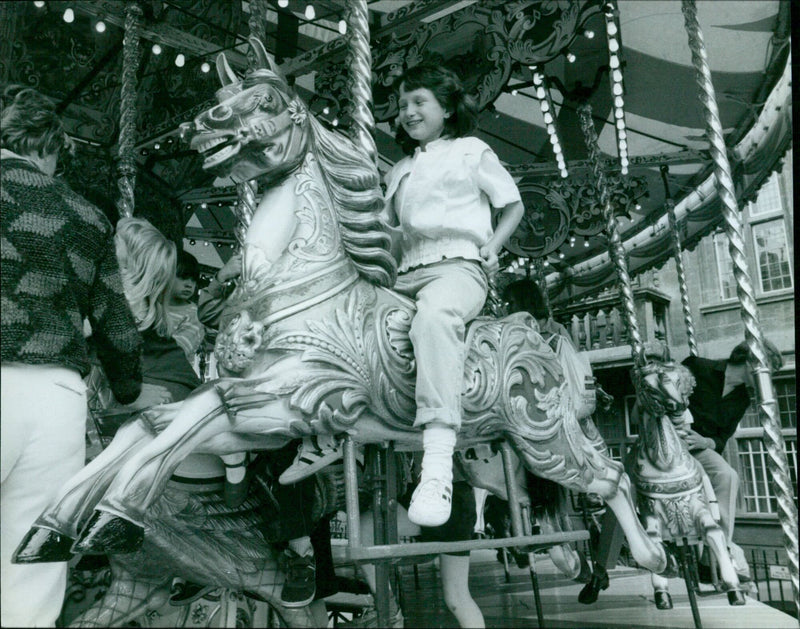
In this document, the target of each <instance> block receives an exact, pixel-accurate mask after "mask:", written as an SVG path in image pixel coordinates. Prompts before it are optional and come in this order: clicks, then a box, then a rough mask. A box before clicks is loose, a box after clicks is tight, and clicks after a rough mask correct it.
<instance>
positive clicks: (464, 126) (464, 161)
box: [386, 64, 524, 526]
mask: <svg viewBox="0 0 800 629" xmlns="http://www.w3.org/2000/svg"><path fill="white" fill-rule="evenodd" d="M397 84H398V85H399V94H398V96H399V107H400V113H399V115H398V117H397V122H398V129H397V136H396V139H397V142H398V144H400V146H401V147H402V148H403V150H404V152H405V153H406V154H407V156H406V157H405V158H404V159H402V160H400V161H399V162H398V163H397V164H395V166H394V168H392V169H391V170H390V171H389V173H388V174H387V176H386V185H387V190H386V213H387V215H388V219H389V223H390V224H391V225H396V226H398V227H399V230H398V231H399V233H398V236H399V242H398V243H397V245H398V248H399V254H400V265H399V268H398V270H399V275H398V278H397V283H396V284H395V287H394V288H395V290H396V291H398V292H400V293H403V294H404V295H407V296H409V297H411V298H413V299H415V300H416V305H417V313H416V315H415V317H414V319H413V321H412V323H411V330H410V333H409V335H410V337H411V342H412V344H413V346H414V356H415V358H416V363H417V382H416V402H417V415H416V421H415V422H414V425H415V426H418V427H422V428H423V433H422V442H423V449H424V454H423V458H422V472H421V475H420V481H419V485H418V486H417V488H416V490H415V491H414V494H413V496H412V499H411V504H410V506H409V509H408V515H409V519H410V520H411V521H412V522H414V523H416V524H419V525H420V526H439V525H441V524H444V523H445V522H446V521H447V519H448V518H449V517H450V504H451V495H452V479H453V464H452V461H453V450H454V448H455V444H456V437H457V433H458V430H459V428H460V426H461V390H462V386H463V371H464V358H465V347H464V335H465V328H466V324H467V323H469V322H470V321H471V320H472V319H474V318H475V317H476V316H477V315H478V313H479V312H480V311H481V309H482V308H483V305H484V302H485V301H486V294H487V291H488V278H489V277H491V276H492V275H494V273H496V272H497V270H498V267H499V263H498V259H497V255H498V253H499V251H500V249H501V248H502V246H503V244H505V242H506V241H507V240H508V238H509V237H510V236H511V234H512V233H513V232H514V230H515V229H516V227H517V225H518V224H519V221H520V220H521V218H522V215H523V213H524V208H523V205H522V201H521V199H520V194H519V190H517V186H516V184H515V183H514V180H513V179H512V178H511V175H509V174H508V171H506V169H505V168H504V167H503V166H502V165H501V164H500V160H499V159H498V158H497V155H495V153H494V152H493V151H492V149H491V148H489V146H488V145H487V144H486V143H484V142H483V141H482V140H479V139H478V138H476V137H472V136H469V135H468V134H470V133H471V132H472V131H474V129H475V128H476V126H477V114H478V111H477V106H476V104H475V102H474V100H473V98H472V97H471V96H469V95H468V94H466V93H465V92H464V87H463V85H462V83H461V81H460V80H459V78H458V76H457V75H456V74H455V73H454V72H452V71H450V70H448V69H446V68H443V67H438V66H434V65H426V64H425V65H418V66H415V67H413V68H411V69H409V70H408V71H406V72H405V74H403V75H402V76H401V77H400V79H399V81H398V83H397ZM493 215H497V216H498V217H499V218H498V219H497V227H496V229H494V230H493V229H492V217H493Z"/></svg>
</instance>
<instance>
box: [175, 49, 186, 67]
mask: <svg viewBox="0 0 800 629" xmlns="http://www.w3.org/2000/svg"><path fill="white" fill-rule="evenodd" d="M185 64H186V57H184V56H183V53H181V52H179V53H178V55H177V56H176V57H175V65H176V66H178V67H179V68H182V67H183V66H184V65H185Z"/></svg>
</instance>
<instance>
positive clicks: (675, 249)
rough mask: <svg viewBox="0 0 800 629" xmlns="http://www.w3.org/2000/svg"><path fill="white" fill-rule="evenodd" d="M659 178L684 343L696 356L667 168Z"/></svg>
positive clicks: (665, 167)
mask: <svg viewBox="0 0 800 629" xmlns="http://www.w3.org/2000/svg"><path fill="white" fill-rule="evenodd" d="M660 170H661V178H662V179H663V181H664V193H665V195H666V199H667V200H666V202H665V208H666V210H667V218H668V219H669V229H670V235H671V237H672V256H673V258H675V271H676V273H677V274H678V287H679V288H680V292H681V308H682V310H683V321H684V324H685V325H686V341H687V343H688V344H689V354H691V355H692V356H698V355H699V354H698V351H697V336H696V334H695V331H694V321H693V319H692V309H691V304H690V303H689V285H688V284H687V283H686V269H685V268H684V266H683V254H682V250H681V236H680V234H679V233H678V219H677V217H676V216H675V201H674V200H673V198H672V195H671V194H670V191H669V182H668V181H667V173H668V172H669V166H666V165H663V166H661V169H660Z"/></svg>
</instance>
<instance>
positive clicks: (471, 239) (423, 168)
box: [386, 137, 520, 271]
mask: <svg viewBox="0 0 800 629" xmlns="http://www.w3.org/2000/svg"><path fill="white" fill-rule="evenodd" d="M386 188H387V189H386V204H387V213H388V215H389V217H390V220H391V219H392V215H394V217H396V219H397V224H398V226H399V227H400V229H401V231H402V234H403V236H402V244H401V255H402V259H401V260H400V271H405V270H407V269H409V268H411V267H415V266H419V265H421V264H431V263H433V262H438V261H439V260H442V259H444V258H455V257H463V258H466V259H468V260H479V259H480V254H479V250H480V247H481V246H483V245H484V244H486V242H488V240H489V239H490V238H491V237H492V233H493V230H492V208H501V207H504V206H506V205H508V204H509V203H513V202H515V201H520V194H519V190H518V189H517V186H516V184H515V183H514V180H513V179H512V177H511V175H510V174H509V173H508V171H507V170H506V169H505V168H504V167H503V165H502V164H501V163H500V160H499V159H498V158H497V155H496V154H495V152H494V151H493V150H492V149H491V148H490V147H489V145H488V144H486V143H485V142H484V141H483V140H479V139H478V138H474V137H464V138H439V139H438V140H434V141H433V142H430V143H429V144H428V145H427V146H426V147H425V150H421V149H419V148H417V149H416V150H415V152H414V154H413V155H409V156H407V157H405V158H403V159H402V160H400V161H399V162H397V164H395V165H394V167H393V168H392V169H391V170H390V171H389V172H388V173H387V175H386Z"/></svg>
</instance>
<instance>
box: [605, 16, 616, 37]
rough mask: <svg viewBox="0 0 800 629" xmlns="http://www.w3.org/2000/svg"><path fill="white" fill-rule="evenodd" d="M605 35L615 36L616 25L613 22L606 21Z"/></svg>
mask: <svg viewBox="0 0 800 629" xmlns="http://www.w3.org/2000/svg"><path fill="white" fill-rule="evenodd" d="M606 33H608V34H609V35H616V34H617V25H616V24H615V23H614V22H613V21H610V20H609V21H608V22H607V23H606Z"/></svg>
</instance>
